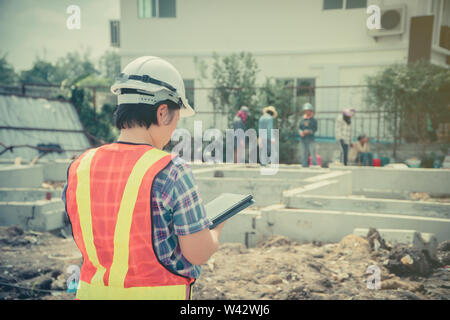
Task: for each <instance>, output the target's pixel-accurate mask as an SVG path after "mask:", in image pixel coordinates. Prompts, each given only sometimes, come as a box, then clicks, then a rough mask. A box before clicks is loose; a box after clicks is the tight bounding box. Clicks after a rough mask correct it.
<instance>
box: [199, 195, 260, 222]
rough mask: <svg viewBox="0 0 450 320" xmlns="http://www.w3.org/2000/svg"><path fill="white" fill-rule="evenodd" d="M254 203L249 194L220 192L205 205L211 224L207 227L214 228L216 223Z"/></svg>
mask: <svg viewBox="0 0 450 320" xmlns="http://www.w3.org/2000/svg"><path fill="white" fill-rule="evenodd" d="M254 203H255V201H254V200H253V196H252V195H250V194H248V195H242V194H235V193H223V194H221V195H220V196H219V197H217V198H216V199H214V200H212V201H211V202H208V203H207V204H206V205H205V210H206V215H207V216H208V218H209V220H211V222H212V225H211V226H210V227H209V228H210V229H214V228H215V227H216V226H217V225H218V224H220V223H222V222H224V221H225V220H227V219H229V218H231V217H232V216H234V215H236V214H237V213H239V212H241V211H242V210H244V209H245V208H247V207H249V206H251V205H252V204H254Z"/></svg>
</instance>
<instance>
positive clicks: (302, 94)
mask: <svg viewBox="0 0 450 320" xmlns="http://www.w3.org/2000/svg"><path fill="white" fill-rule="evenodd" d="M276 81H277V83H278V84H281V85H283V86H284V87H285V88H286V89H288V90H290V92H292V95H293V96H294V103H295V104H296V105H300V106H301V105H303V104H304V103H306V102H311V103H312V104H313V105H314V103H315V95H316V92H315V89H314V86H315V85H316V79H314V78H295V79H293V78H288V79H286V78H284V79H282V78H281V79H280V78H279V79H276ZM309 87H311V88H309Z"/></svg>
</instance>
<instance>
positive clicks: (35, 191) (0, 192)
mask: <svg viewBox="0 0 450 320" xmlns="http://www.w3.org/2000/svg"><path fill="white" fill-rule="evenodd" d="M61 192H62V190H60V189H39V188H0V202H5V201H10V202H11V201H14V202H17V201H28V202H29V201H37V200H46V199H47V193H50V197H51V199H61Z"/></svg>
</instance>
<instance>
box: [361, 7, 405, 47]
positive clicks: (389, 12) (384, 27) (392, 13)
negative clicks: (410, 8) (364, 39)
mask: <svg viewBox="0 0 450 320" xmlns="http://www.w3.org/2000/svg"><path fill="white" fill-rule="evenodd" d="M380 9H381V10H380V11H381V12H380V13H381V15H380V20H381V29H372V30H369V29H368V34H369V35H370V36H372V37H374V38H375V40H377V38H379V37H387V36H395V35H402V34H403V33H404V32H405V20H406V4H398V5H395V6H381V7H380Z"/></svg>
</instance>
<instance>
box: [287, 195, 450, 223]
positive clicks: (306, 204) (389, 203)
mask: <svg viewBox="0 0 450 320" xmlns="http://www.w3.org/2000/svg"><path fill="white" fill-rule="evenodd" d="M288 192H289V191H286V192H285V193H284V197H283V203H284V204H285V205H286V207H287V208H300V209H313V210H318V209H325V210H330V209H332V210H339V211H357V212H368V213H371V212H372V213H373V212H375V213H385V214H397V215H410V216H423V217H435V218H446V219H450V203H430V202H421V201H408V200H390V199H368V198H361V197H356V196H345V197H339V196H321V195H320V196H319V195H307V196H306V195H303V194H296V195H290V194H289V193H288Z"/></svg>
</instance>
